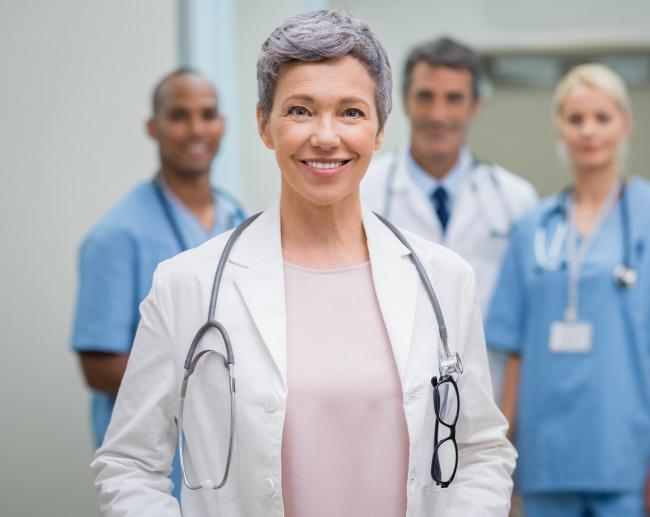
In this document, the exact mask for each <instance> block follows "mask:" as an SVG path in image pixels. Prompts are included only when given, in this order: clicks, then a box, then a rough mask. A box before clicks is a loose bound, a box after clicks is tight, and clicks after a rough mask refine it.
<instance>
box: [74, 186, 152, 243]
mask: <svg viewBox="0 0 650 517" xmlns="http://www.w3.org/2000/svg"><path fill="white" fill-rule="evenodd" d="M155 203H156V197H155V192H154V190H153V186H152V185H151V182H144V183H142V184H140V185H138V186H136V187H135V188H133V189H132V190H131V191H130V192H129V193H128V194H127V195H126V196H124V197H123V198H122V199H121V200H120V201H119V202H118V203H117V204H116V205H115V206H113V208H111V209H110V210H109V211H108V212H107V213H106V214H104V216H102V217H101V219H100V220H99V221H98V222H97V224H95V226H94V227H93V228H92V229H91V230H90V231H89V232H88V234H87V235H86V237H85V238H84V240H83V243H82V250H83V249H84V248H89V247H100V248H103V249H106V250H109V251H110V250H111V248H112V247H113V246H115V245H118V244H120V243H122V244H128V243H134V242H136V241H137V240H138V236H139V235H142V234H144V235H146V234H147V233H149V230H150V229H151V227H152V222H153V219H157V220H158V221H159V219H160V215H159V214H158V213H157V211H155V210H152V206H155Z"/></svg>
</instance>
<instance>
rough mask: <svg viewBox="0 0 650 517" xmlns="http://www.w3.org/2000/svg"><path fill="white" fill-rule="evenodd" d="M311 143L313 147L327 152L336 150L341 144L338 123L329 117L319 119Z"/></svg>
mask: <svg viewBox="0 0 650 517" xmlns="http://www.w3.org/2000/svg"><path fill="white" fill-rule="evenodd" d="M309 141H310V143H311V145H312V146H313V147H318V148H320V149H323V150H325V151H328V150H330V149H335V148H336V147H338V146H339V145H340V144H341V137H340V136H339V133H338V130H337V127H336V122H335V121H334V120H333V119H332V117H329V116H323V117H319V118H318V120H317V121H316V123H315V124H314V129H313V132H312V134H311V138H310V140H309Z"/></svg>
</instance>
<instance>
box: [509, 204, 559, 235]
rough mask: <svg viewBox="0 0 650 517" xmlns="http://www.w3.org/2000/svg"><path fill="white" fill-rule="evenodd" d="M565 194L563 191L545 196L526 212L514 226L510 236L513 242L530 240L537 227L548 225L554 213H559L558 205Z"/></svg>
mask: <svg viewBox="0 0 650 517" xmlns="http://www.w3.org/2000/svg"><path fill="white" fill-rule="evenodd" d="M563 195H564V194H563V193H562V192H558V193H556V194H553V195H551V196H548V197H545V198H543V199H541V200H540V201H539V202H538V203H537V204H536V205H535V206H534V207H532V208H531V209H530V210H528V211H527V212H526V213H524V214H523V215H522V216H521V218H520V219H519V220H518V221H517V222H516V223H515V225H514V227H513V230H512V235H511V236H510V241H511V243H516V242H517V241H522V240H524V241H526V242H528V241H530V239H532V238H534V234H535V232H536V231H537V229H538V228H539V227H540V226H546V224H547V223H548V220H549V219H550V218H551V217H552V215H553V214H554V213H557V211H558V207H559V206H560V205H561V203H562V197H563Z"/></svg>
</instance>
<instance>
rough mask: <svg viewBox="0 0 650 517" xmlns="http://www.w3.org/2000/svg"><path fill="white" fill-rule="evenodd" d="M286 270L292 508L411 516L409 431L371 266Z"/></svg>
mask: <svg viewBox="0 0 650 517" xmlns="http://www.w3.org/2000/svg"><path fill="white" fill-rule="evenodd" d="M284 275H285V289H286V306H287V347H288V350H287V358H288V359H287V361H288V365H287V382H288V398H287V408H286V417H285V423H284V434H283V439H282V496H283V500H284V508H285V515H286V516H287V517H360V516H372V517H403V516H404V515H405V514H406V482H407V469H408V446H409V442H408V432H407V428H406V419H405V416H404V409H403V405H402V388H401V384H400V379H399V376H398V373H397V368H396V366H395V359H394V357H393V352H392V349H391V344H390V341H389V339H388V334H387V332H386V327H385V325H384V321H383V318H382V315H381V312H380V310H379V305H378V302H377V297H376V295H375V289H374V286H373V282H372V272H371V269H370V264H369V263H368V262H366V263H363V264H360V265H357V266H353V267H349V268H344V269H335V270H313V269H307V268H303V267H300V266H295V265H293V264H289V263H285V268H284Z"/></svg>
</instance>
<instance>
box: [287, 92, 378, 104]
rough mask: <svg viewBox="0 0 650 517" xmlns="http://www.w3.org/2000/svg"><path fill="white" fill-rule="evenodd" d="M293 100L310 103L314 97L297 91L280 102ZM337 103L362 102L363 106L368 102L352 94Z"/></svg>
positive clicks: (313, 102) (314, 100)
mask: <svg viewBox="0 0 650 517" xmlns="http://www.w3.org/2000/svg"><path fill="white" fill-rule="evenodd" d="M295 101H303V102H309V103H312V104H315V103H316V99H315V98H314V97H312V96H311V95H307V94H301V93H299V94H295V95H291V96H290V97H287V98H286V99H285V100H284V101H283V102H282V104H283V105H286V104H287V103H290V102H295ZM338 104H364V105H365V106H369V104H368V103H367V102H366V101H365V100H364V99H362V98H361V97H354V96H350V97H343V98H342V99H339V100H338Z"/></svg>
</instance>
